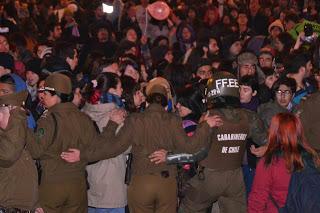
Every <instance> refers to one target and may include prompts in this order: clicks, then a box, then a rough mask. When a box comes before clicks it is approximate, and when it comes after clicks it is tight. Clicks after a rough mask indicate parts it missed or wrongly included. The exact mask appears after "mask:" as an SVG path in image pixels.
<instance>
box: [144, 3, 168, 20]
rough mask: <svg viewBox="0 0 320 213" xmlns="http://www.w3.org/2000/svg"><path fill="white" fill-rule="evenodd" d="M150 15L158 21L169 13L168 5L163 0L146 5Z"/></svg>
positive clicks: (165, 17)
mask: <svg viewBox="0 0 320 213" xmlns="http://www.w3.org/2000/svg"><path fill="white" fill-rule="evenodd" d="M147 10H148V12H149V13H150V15H151V16H152V17H153V18H154V19H157V20H159V21H163V20H165V19H167V18H168V17H169V15H170V7H169V6H168V5H167V4H166V3H165V2H163V1H156V2H154V3H152V4H150V5H149V6H148V7H147Z"/></svg>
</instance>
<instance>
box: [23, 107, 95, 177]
mask: <svg viewBox="0 0 320 213" xmlns="http://www.w3.org/2000/svg"><path fill="white" fill-rule="evenodd" d="M52 114H54V116H53V115H52ZM54 117H55V118H56V121H55V119H54ZM97 135H98V132H97V129H96V128H95V126H94V123H93V121H92V120H91V119H90V118H89V117H88V116H87V115H86V114H84V113H83V112H81V111H79V110H78V108H77V107H76V106H75V105H74V104H72V103H60V104H57V105H55V106H53V107H51V108H50V109H49V110H48V111H47V112H45V114H44V115H43V116H42V117H41V118H40V119H39V121H38V127H37V130H36V132H35V133H34V132H32V131H29V132H28V134H27V148H28V150H29V151H30V153H31V155H32V157H33V158H35V159H40V162H41V166H42V180H41V181H42V182H51V183H52V182H55V183H56V182H62V181H65V180H70V179H75V178H76V179H79V178H85V166H86V165H87V162H86V161H80V162H77V163H67V162H65V161H64V160H62V159H61V157H60V154H61V153H62V152H63V151H68V149H69V148H77V149H80V150H82V149H87V148H88V147H89V146H90V144H91V143H92V141H93V139H94V138H96V137H97Z"/></svg>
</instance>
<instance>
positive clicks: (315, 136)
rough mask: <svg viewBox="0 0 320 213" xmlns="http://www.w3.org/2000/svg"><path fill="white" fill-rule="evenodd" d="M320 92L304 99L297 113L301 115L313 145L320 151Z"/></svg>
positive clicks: (305, 130)
mask: <svg viewBox="0 0 320 213" xmlns="http://www.w3.org/2000/svg"><path fill="white" fill-rule="evenodd" d="M319 109H320V92H317V93H315V94H313V95H311V96H310V97H308V98H307V100H305V101H303V102H302V103H301V105H300V107H299V109H298V112H297V114H298V115H299V116H300V119H301V122H302V125H303V128H304V132H305V136H306V138H307V141H308V142H309V143H310V145H311V147H313V148H314V149H316V150H317V151H318V152H320V110H319Z"/></svg>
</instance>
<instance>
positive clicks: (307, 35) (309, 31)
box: [303, 24, 315, 43]
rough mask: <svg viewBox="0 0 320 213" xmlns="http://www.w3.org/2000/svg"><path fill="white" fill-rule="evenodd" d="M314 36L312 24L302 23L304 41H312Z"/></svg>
mask: <svg viewBox="0 0 320 213" xmlns="http://www.w3.org/2000/svg"><path fill="white" fill-rule="evenodd" d="M314 39H315V37H314V36H313V27H312V24H305V25H304V39H303V41H304V42H308V43H311V42H313V41H314Z"/></svg>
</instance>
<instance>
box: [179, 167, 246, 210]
mask: <svg viewBox="0 0 320 213" xmlns="http://www.w3.org/2000/svg"><path fill="white" fill-rule="evenodd" d="M245 195H246V194H245V185H244V181H243V175H242V170H241V168H239V169H235V170H229V171H218V170H212V169H208V168H205V169H204V179H203V180H202V179H201V180H200V179H199V177H198V176H197V175H196V176H194V177H193V178H192V179H191V180H190V181H189V183H188V186H187V190H186V196H185V197H184V199H183V200H182V204H181V206H180V209H179V212H183V213H196V212H198V213H200V212H203V213H206V211H207V209H208V208H209V207H211V206H212V203H214V202H216V201H218V204H219V208H220V213H235V212H237V213H246V212H247V210H246V197H245Z"/></svg>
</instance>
